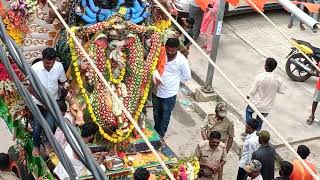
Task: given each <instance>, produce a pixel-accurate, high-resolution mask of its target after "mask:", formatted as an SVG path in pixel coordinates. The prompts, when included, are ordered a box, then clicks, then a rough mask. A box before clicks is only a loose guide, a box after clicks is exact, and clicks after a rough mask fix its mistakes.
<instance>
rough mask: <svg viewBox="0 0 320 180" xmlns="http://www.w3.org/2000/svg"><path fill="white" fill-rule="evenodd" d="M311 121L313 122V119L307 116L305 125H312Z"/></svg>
mask: <svg viewBox="0 0 320 180" xmlns="http://www.w3.org/2000/svg"><path fill="white" fill-rule="evenodd" d="M313 121H314V117H311V116H309V118H308V119H307V122H306V123H307V124H308V125H311V124H312V123H313Z"/></svg>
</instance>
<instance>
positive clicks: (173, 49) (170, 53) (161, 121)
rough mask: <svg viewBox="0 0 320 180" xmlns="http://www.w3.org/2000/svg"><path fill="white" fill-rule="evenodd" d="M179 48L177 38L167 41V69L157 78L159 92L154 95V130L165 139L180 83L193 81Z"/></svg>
mask: <svg viewBox="0 0 320 180" xmlns="http://www.w3.org/2000/svg"><path fill="white" fill-rule="evenodd" d="M179 46H180V43H179V40H178V39H177V38H169V39H168V40H167V42H166V46H165V47H166V54H167V59H166V65H165V69H164V72H163V74H162V76H161V77H155V78H156V82H155V86H156V91H157V92H156V93H153V94H152V104H153V117H154V122H155V125H154V129H155V130H156V131H157V132H158V133H159V135H160V136H161V137H164V136H165V133H166V132H167V129H168V125H169V121H170V116H171V112H172V110H173V108H174V105H175V103H176V97H177V94H178V91H179V88H180V82H185V81H187V80H189V79H191V70H190V67H189V64H188V60H187V59H186V58H185V57H184V56H183V55H182V54H181V53H180V52H179V51H178V50H179Z"/></svg>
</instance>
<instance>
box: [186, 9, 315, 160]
mask: <svg viewBox="0 0 320 180" xmlns="http://www.w3.org/2000/svg"><path fill="white" fill-rule="evenodd" d="M267 15H268V16H270V17H271V19H272V20H274V22H275V23H276V24H277V25H279V27H280V28H281V29H282V30H283V31H285V32H286V33H288V34H289V36H291V37H294V38H296V39H304V40H307V41H309V42H310V43H312V44H314V45H315V46H320V44H319V43H320V35H319V33H313V32H311V31H310V30H306V31H301V30H299V29H298V27H297V26H294V27H293V29H290V30H289V29H288V28H287V23H288V20H289V16H288V15H287V14H285V13H283V12H275V13H274V12H273V13H268V14H267ZM225 22H226V23H225V24H224V26H223V33H222V36H221V39H220V45H219V52H218V56H217V64H218V65H219V66H220V67H221V68H222V70H223V71H224V72H225V73H226V74H227V75H228V77H229V78H230V79H231V80H232V81H233V82H234V83H235V85H236V86H237V87H238V88H239V89H240V90H241V91H242V93H244V94H246V93H247V92H248V90H249V88H250V87H251V83H252V81H253V80H254V78H255V76H256V75H257V74H258V73H259V72H263V71H264V69H263V66H264V60H265V56H271V57H275V58H276V59H277V60H278V62H279V64H280V65H279V68H277V69H276V73H277V74H278V75H279V76H280V77H282V79H283V81H284V82H285V84H286V87H287V90H286V94H285V95H278V97H277V99H276V101H275V105H274V108H273V110H272V112H271V114H270V115H269V116H268V118H267V119H268V121H269V122H270V123H271V124H272V125H273V126H275V128H276V129H277V130H278V131H279V132H280V133H281V134H282V136H283V137H284V138H285V139H286V140H287V141H289V142H291V143H296V142H301V141H302V142H303V141H309V140H313V139H317V138H319V137H320V131H319V130H320V127H319V124H317V123H314V124H313V125H312V126H308V125H306V123H305V121H306V118H307V117H308V114H309V112H310V110H311V102H312V92H313V87H314V84H315V78H312V79H310V80H308V81H306V82H304V83H297V82H293V81H291V80H290V79H289V78H288V76H287V75H286V74H285V72H284V71H283V64H284V63H285V56H286V55H287V54H288V53H289V51H290V46H289V45H288V43H287V41H286V40H285V39H284V38H283V37H282V36H280V34H279V33H277V32H276V31H275V28H274V27H273V26H272V25H271V24H268V22H267V21H266V20H265V19H263V17H262V16H260V15H257V14H248V15H243V16H237V17H233V18H229V19H227V20H226V21H225ZM295 25H296V24H295ZM264 55H265V56H264ZM189 60H190V63H191V67H192V69H193V71H194V72H195V74H196V75H197V76H198V77H199V78H200V79H201V80H205V77H206V71H204V69H206V68H207V61H206V60H205V59H204V58H200V55H199V52H198V51H197V50H195V49H194V48H191V52H190V57H189ZM213 85H214V87H215V88H216V91H217V92H218V93H219V94H221V95H222V96H224V97H225V98H226V99H227V100H228V101H229V102H230V103H231V104H233V105H234V106H235V107H236V109H237V110H238V112H239V113H241V114H242V115H243V114H244V110H245V107H246V104H245V102H244V101H243V100H242V99H241V98H240V97H239V96H238V94H237V93H236V92H235V91H234V90H233V89H232V88H231V86H230V85H229V84H228V83H226V81H225V80H224V79H223V78H222V77H221V75H220V74H219V73H215V76H214V79H213ZM316 118H319V112H317V114H316ZM263 128H265V129H269V128H268V127H266V125H264V127H263ZM271 134H272V140H273V141H274V142H275V144H282V142H281V141H280V139H279V138H278V137H276V136H274V134H273V133H271ZM311 142H312V141H311ZM312 150H313V152H314V153H315V152H319V151H320V149H312ZM313 157H314V158H316V159H317V160H315V161H316V162H319V160H320V159H319V158H320V157H319V155H317V156H313ZM317 164H319V163H317Z"/></svg>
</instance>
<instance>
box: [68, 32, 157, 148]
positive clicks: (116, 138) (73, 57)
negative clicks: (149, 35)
mask: <svg viewBox="0 0 320 180" xmlns="http://www.w3.org/2000/svg"><path fill="white" fill-rule="evenodd" d="M76 29H77V28H76V27H72V28H71V31H72V32H73V33H75V32H76ZM152 29H155V31H156V32H159V31H160V30H159V29H158V28H156V27H152ZM68 41H69V46H70V50H71V60H72V64H73V66H74V71H75V75H76V80H77V83H78V86H79V89H80V92H81V94H82V96H83V98H84V100H85V103H86V105H87V108H88V111H89V113H90V116H91V118H92V120H93V122H95V123H96V124H97V125H98V126H99V132H100V134H101V135H102V136H103V137H104V138H105V139H107V140H109V141H110V142H113V143H119V142H121V141H123V140H125V139H127V138H128V137H129V135H130V134H131V132H132V130H133V128H134V126H133V125H132V124H130V125H129V130H128V132H127V133H126V135H125V136H122V135H123V134H124V133H123V131H122V130H121V129H117V130H116V133H114V134H112V135H111V136H110V135H109V134H107V133H105V132H104V130H103V129H102V128H101V127H100V125H99V123H98V122H97V118H96V116H95V114H94V112H93V108H92V105H91V103H90V99H89V96H88V95H87V93H86V90H85V88H84V86H83V81H82V79H81V74H80V70H79V65H78V58H77V54H76V52H75V50H74V49H75V45H74V42H73V39H72V38H71V37H68ZM159 54H160V48H157V52H156V55H155V57H154V58H155V59H154V61H153V63H152V66H151V72H154V70H155V69H156V66H157V63H158V56H159ZM107 68H108V71H109V70H110V71H109V73H110V72H111V64H110V63H109V62H108V61H107ZM111 74H112V73H110V80H111V77H112V76H111ZM124 74H125V68H123V69H121V73H120V77H119V79H114V78H113V81H112V80H111V82H113V83H115V84H119V83H120V82H121V81H122V80H123V77H124ZM150 81H151V79H150V78H149V81H148V83H147V85H146V87H145V90H144V93H143V96H142V99H141V101H140V104H139V106H138V109H137V111H136V113H135V116H134V119H135V120H136V121H137V120H138V119H139V116H140V114H141V112H142V109H143V107H144V104H145V102H146V100H147V98H148V93H149V89H150ZM116 134H118V135H120V137H119V136H117V135H116Z"/></svg>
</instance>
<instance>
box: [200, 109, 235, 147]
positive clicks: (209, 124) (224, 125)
mask: <svg viewBox="0 0 320 180" xmlns="http://www.w3.org/2000/svg"><path fill="white" fill-rule="evenodd" d="M201 129H203V130H206V132H207V135H208V137H209V136H210V133H211V132H212V131H218V132H219V133H220V134H221V141H222V142H224V143H226V142H227V139H228V137H234V124H233V121H230V120H229V119H228V118H227V117H225V118H224V119H223V120H222V121H218V120H217V117H216V115H215V114H209V115H208V117H207V118H206V119H205V121H204V122H203V124H202V126H201Z"/></svg>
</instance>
